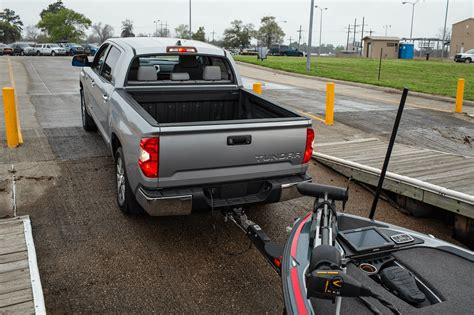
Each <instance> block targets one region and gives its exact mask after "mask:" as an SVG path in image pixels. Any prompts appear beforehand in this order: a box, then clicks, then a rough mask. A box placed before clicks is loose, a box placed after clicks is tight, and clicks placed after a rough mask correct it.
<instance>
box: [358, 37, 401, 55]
mask: <svg viewBox="0 0 474 315" xmlns="http://www.w3.org/2000/svg"><path fill="white" fill-rule="evenodd" d="M363 40H364V54H363V56H364V57H367V58H380V50H382V58H398V44H399V43H400V38H398V37H392V36H366V37H364V39H363Z"/></svg>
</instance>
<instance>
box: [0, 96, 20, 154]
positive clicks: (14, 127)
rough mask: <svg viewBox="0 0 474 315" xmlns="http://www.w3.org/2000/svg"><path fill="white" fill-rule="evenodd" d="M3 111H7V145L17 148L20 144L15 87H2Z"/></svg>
mask: <svg viewBox="0 0 474 315" xmlns="http://www.w3.org/2000/svg"><path fill="white" fill-rule="evenodd" d="M2 94H3V111H4V113H5V127H6V132H7V145H8V147H9V148H15V147H17V146H18V145H19V144H20V138H19V129H18V118H17V113H16V104H15V89H14V88H10V87H5V88H3V89H2Z"/></svg>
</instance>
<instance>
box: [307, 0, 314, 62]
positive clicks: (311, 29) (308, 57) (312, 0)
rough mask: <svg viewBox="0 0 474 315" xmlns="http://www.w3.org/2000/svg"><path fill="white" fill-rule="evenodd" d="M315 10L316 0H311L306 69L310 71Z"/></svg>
mask: <svg viewBox="0 0 474 315" xmlns="http://www.w3.org/2000/svg"><path fill="white" fill-rule="evenodd" d="M313 12H314V0H311V9H310V11H309V30H308V48H307V51H306V71H309V70H310V69H311V39H312V38H311V37H313Z"/></svg>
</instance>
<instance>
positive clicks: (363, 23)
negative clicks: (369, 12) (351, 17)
mask: <svg viewBox="0 0 474 315" xmlns="http://www.w3.org/2000/svg"><path fill="white" fill-rule="evenodd" d="M364 26H365V16H363V17H362V34H361V35H360V55H361V56H362V42H363V41H364Z"/></svg>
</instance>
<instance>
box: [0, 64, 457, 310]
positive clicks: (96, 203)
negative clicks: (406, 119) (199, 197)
mask: <svg viewBox="0 0 474 315" xmlns="http://www.w3.org/2000/svg"><path fill="white" fill-rule="evenodd" d="M7 59H8V57H0V65H1V66H0V71H4V70H5V69H4V67H3V65H5V64H8V63H7ZM10 60H11V61H10V62H11V64H12V69H13V70H12V71H13V75H14V79H15V83H16V86H17V89H18V92H19V93H18V94H19V95H18V97H19V101H20V102H19V110H20V115H21V122H22V127H23V131H24V138H25V144H24V145H23V146H21V147H19V148H18V149H14V150H8V149H6V147H5V135H4V130H3V129H1V128H3V121H0V141H1V144H2V145H1V148H0V150H1V152H0V159H1V160H0V200H3V198H4V197H5V196H11V193H12V180H13V176H14V178H15V183H16V184H15V185H16V186H15V187H16V198H15V202H16V205H17V214H18V215H23V214H28V215H30V217H31V221H32V226H33V236H34V239H35V244H36V249H37V256H38V264H39V270H40V274H41V280H42V284H43V289H44V295H45V302H46V308H47V311H48V312H49V313H73V312H76V313H77V312H80V313H86V312H87V313H103V312H109V313H159V312H167V313H185V312H186V313H252V314H254V313H281V311H282V304H283V302H282V295H281V287H280V280H279V279H278V277H277V275H276V274H274V272H273V271H272V270H271V268H270V267H269V266H268V265H267V263H266V262H265V260H264V259H263V258H262V257H261V256H260V255H259V254H258V252H257V251H256V250H255V249H253V248H251V249H249V247H248V245H249V243H248V241H247V239H246V238H245V236H244V235H243V234H242V233H241V231H240V230H238V229H237V228H235V227H234V226H232V225H230V224H225V223H224V222H223V221H222V219H221V218H220V217H219V216H218V215H214V216H213V215H211V214H203V215H192V216H188V217H175V218H151V217H148V216H143V217H126V216H123V215H122V214H121V213H120V212H119V210H118V208H117V206H116V204H115V181H114V164H113V161H112V159H111V157H110V156H109V153H108V151H107V150H106V149H105V146H104V143H103V141H102V139H101V137H100V135H99V134H97V133H86V132H85V131H83V130H82V128H81V127H80V111H79V93H78V69H77V68H72V67H71V66H70V58H63V57H56V58H53V57H15V58H11V59H10ZM1 74H2V75H1V76H0V83H1V86H2V87H3V86H6V85H11V83H12V82H11V81H10V79H6V78H8V77H5V76H4V73H3V72H2V73H1ZM278 84H280V83H278ZM280 85H283V86H284V88H285V91H286V92H287V93H290V92H291V93H293V94H291V95H293V96H292V97H290V96H288V100H287V101H286V102H287V103H288V105H291V104H289V103H290V101H291V98H292V99H293V101H294V102H299V103H301V104H305V103H306V102H307V101H306V100H311V101H312V102H314V103H315V106H319V104H317V103H318V102H316V101H314V100H313V99H312V98H319V99H320V98H321V96H320V95H319V96H318V95H316V96H314V95H315V94H314V92H313V90H309V89H308V91H306V90H300V89H294V88H290V89H288V88H287V85H286V84H280ZM274 87H275V88H277V87H278V86H274ZM294 90H295V91H294ZM269 91H270V90H267V92H266V93H267V94H268V95H269V96H270V97H272V96H271V95H270V94H269ZM274 91H275V93H277V92H278V93H281V94H275V96H273V97H276V98H277V99H280V98H281V97H282V94H284V92H282V91H283V89H275V90H274ZM357 106H360V105H357ZM374 106H376V107H375V109H378V110H380V111H382V112H390V111H387V110H384V109H383V108H382V107H380V106H378V105H377V104H375V103H374ZM309 109H311V108H309ZM362 109H363V107H361V111H362ZM315 112H316V111H315ZM348 113H351V112H348ZM336 117H338V116H336ZM1 119H3V118H1ZM336 121H337V118H336ZM314 125H315V127H316V130H317V141H324V140H326V139H328V138H330V137H333V138H340V137H346V138H349V137H354V136H357V135H359V136H361V137H362V136H365V135H366V133H367V132H366V131H361V130H359V129H356V128H355V127H351V126H349V125H346V124H342V123H339V122H337V124H336V126H338V127H337V129H334V128H333V129H331V128H329V127H326V126H324V125H322V124H320V123H319V122H315V124H314ZM339 125H341V127H339ZM324 135H327V137H326V136H324ZM12 165H13V167H14V171H11V167H12ZM310 172H311V175H312V176H313V178H314V179H315V181H318V182H320V183H326V184H332V185H340V186H345V185H346V179H345V178H344V177H342V176H340V175H338V174H336V173H334V172H332V171H330V170H328V169H327V168H325V167H322V166H321V165H318V164H316V163H314V164H313V165H311V167H310ZM349 185H350V189H351V194H350V200H349V202H348V204H347V207H346V212H348V213H354V214H358V215H367V213H368V209H369V207H370V204H371V201H372V194H371V193H370V192H369V191H367V190H366V189H364V188H363V187H361V186H359V185H357V184H355V183H353V182H352V183H350V184H349ZM2 187H4V189H3V190H2ZM311 205H312V200H311V199H310V198H300V199H296V200H292V201H288V202H283V203H279V204H274V205H267V206H257V207H253V208H251V209H250V210H249V217H250V218H252V219H253V220H255V221H256V222H258V223H259V224H260V225H261V226H262V227H263V228H264V229H265V230H266V231H267V232H268V234H269V235H270V236H271V237H272V238H274V239H275V240H277V241H279V242H284V241H285V240H286V238H287V233H286V227H287V226H291V225H292V222H293V220H294V218H296V217H299V216H301V215H303V214H304V213H305V212H306V211H308V209H310V208H311ZM0 207H2V205H1V204H0ZM8 210H9V211H10V208H8ZM11 214H13V213H11ZM377 219H380V220H385V221H388V222H391V223H395V224H399V225H402V226H405V227H407V228H412V229H415V230H418V231H421V232H425V233H431V234H434V235H436V236H438V237H440V238H443V239H447V240H451V241H452V239H451V238H450V227H449V226H447V225H446V224H445V223H444V222H443V221H441V220H437V219H430V218H426V219H416V218H413V217H410V216H407V215H404V214H401V213H400V212H398V211H397V210H396V209H395V208H394V207H393V206H392V205H391V204H390V203H389V202H386V201H384V200H382V201H381V202H380V204H379V210H378V214H377Z"/></svg>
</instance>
